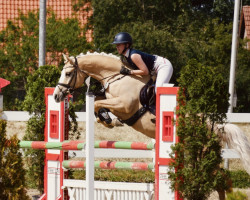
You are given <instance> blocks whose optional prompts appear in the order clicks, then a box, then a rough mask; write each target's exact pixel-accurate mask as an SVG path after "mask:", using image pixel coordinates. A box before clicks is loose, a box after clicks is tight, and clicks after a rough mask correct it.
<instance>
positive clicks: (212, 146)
mask: <svg viewBox="0 0 250 200" xmlns="http://www.w3.org/2000/svg"><path fill="white" fill-rule="evenodd" d="M179 83H180V88H181V89H180V92H179V99H178V103H179V110H178V111H177V114H178V115H179V117H178V120H177V122H176V123H178V127H177V134H178V136H179V141H180V142H179V143H176V144H175V145H174V146H173V148H172V149H173V152H172V154H171V158H172V159H173V160H174V162H173V163H172V165H171V171H170V172H169V177H170V179H171V181H172V187H173V188H174V189H176V190H178V191H179V192H180V194H181V195H182V196H183V197H184V198H185V199H190V200H191V199H192V200H199V199H206V198H207V197H208V196H209V194H210V193H211V192H212V191H213V190H223V189H225V188H226V183H225V177H227V175H226V173H225V172H224V171H223V169H220V163H221V162H222V158H221V145H220V139H219V137H218V135H216V134H215V123H223V122H224V121H225V118H226V114H225V112H226V111H227V108H228V92H227V91H228V90H227V82H225V80H224V77H223V69H221V68H219V67H206V66H204V65H202V64H200V63H198V62H197V61H196V60H191V61H189V63H188V65H186V66H185V67H184V68H183V69H182V70H181V76H180V78H179ZM183 91H184V92H183ZM208 124H209V125H208ZM175 170H177V172H176V173H175Z"/></svg>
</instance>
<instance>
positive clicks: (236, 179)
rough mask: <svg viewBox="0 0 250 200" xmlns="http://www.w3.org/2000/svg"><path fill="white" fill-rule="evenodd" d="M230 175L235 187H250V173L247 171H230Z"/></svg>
mask: <svg viewBox="0 0 250 200" xmlns="http://www.w3.org/2000/svg"><path fill="white" fill-rule="evenodd" d="M230 177H231V179H232V182H233V187H234V188H248V187H250V175H249V174H248V173H247V172H246V171H242V170H238V171H230Z"/></svg>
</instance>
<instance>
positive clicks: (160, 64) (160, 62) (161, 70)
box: [154, 56, 173, 88]
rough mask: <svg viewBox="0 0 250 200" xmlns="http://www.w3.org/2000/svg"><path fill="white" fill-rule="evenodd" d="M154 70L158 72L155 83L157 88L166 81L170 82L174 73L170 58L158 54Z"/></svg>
mask: <svg viewBox="0 0 250 200" xmlns="http://www.w3.org/2000/svg"><path fill="white" fill-rule="evenodd" d="M154 71H155V72H156V74H157V77H156V83H155V86H156V87H155V88H157V87H161V86H163V84H164V83H169V81H170V79H171V77H172V74H173V66H172V64H171V62H170V61H169V60H168V59H166V58H163V57H161V56H157V58H156V60H155V64H154Z"/></svg>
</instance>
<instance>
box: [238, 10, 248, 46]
mask: <svg viewBox="0 0 250 200" xmlns="http://www.w3.org/2000/svg"><path fill="white" fill-rule="evenodd" d="M239 34H240V38H242V39H248V40H250V6H243V8H242V12H241V16H240V28H239ZM246 48H247V49H249V50H250V42H247V45H246Z"/></svg>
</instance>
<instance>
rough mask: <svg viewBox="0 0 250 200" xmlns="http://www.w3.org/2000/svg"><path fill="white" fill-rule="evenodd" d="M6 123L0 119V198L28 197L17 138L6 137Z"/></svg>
mask: <svg viewBox="0 0 250 200" xmlns="http://www.w3.org/2000/svg"><path fill="white" fill-rule="evenodd" d="M6 124H7V123H6V121H4V120H0V138H1V140H0V199H1V200H9V199H13V200H17V199H29V197H28V196H27V194H26V189H25V179H24V176H25V170H24V168H23V162H22V154H21V153H20V152H19V146H18V143H19V140H18V139H17V138H16V136H13V137H11V138H10V139H7V137H6Z"/></svg>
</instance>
